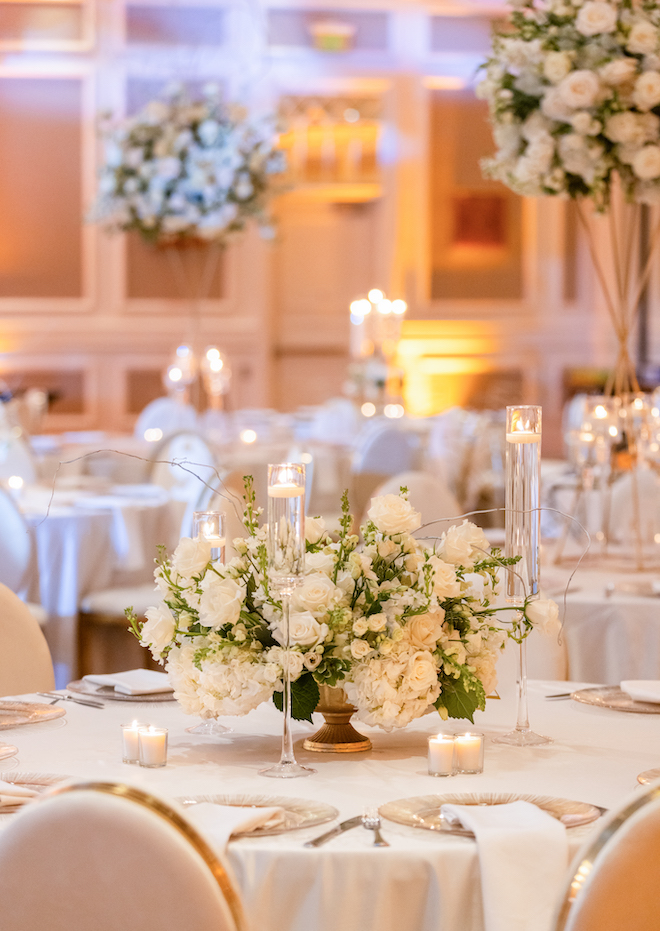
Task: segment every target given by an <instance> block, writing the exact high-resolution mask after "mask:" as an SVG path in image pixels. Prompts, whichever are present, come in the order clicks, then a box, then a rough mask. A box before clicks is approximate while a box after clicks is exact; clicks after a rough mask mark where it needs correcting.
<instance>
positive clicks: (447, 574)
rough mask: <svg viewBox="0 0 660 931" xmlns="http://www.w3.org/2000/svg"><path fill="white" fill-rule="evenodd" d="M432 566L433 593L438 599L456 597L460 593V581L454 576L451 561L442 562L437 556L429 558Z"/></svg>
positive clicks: (454, 572)
mask: <svg viewBox="0 0 660 931" xmlns="http://www.w3.org/2000/svg"><path fill="white" fill-rule="evenodd" d="M429 562H430V564H431V566H432V567H433V594H434V595H435V596H436V598H437V599H438V600H439V601H444V599H445V598H458V597H459V596H460V594H461V583H460V582H459V581H458V579H457V578H456V570H455V569H454V567H453V566H452V565H451V563H448V562H444V561H443V560H442V559H440V558H439V557H438V556H431V558H430V559H429Z"/></svg>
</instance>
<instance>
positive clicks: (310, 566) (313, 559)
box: [305, 552, 335, 575]
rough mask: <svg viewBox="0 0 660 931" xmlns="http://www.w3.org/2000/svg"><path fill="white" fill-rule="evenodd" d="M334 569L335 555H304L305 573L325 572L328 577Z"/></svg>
mask: <svg viewBox="0 0 660 931" xmlns="http://www.w3.org/2000/svg"><path fill="white" fill-rule="evenodd" d="M334 567H335V553H323V552H321V553H307V554H306V555H305V571H306V572H325V573H326V575H330V573H331V572H332V571H333V569H334Z"/></svg>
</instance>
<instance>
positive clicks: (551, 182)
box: [477, 0, 660, 398]
mask: <svg viewBox="0 0 660 931" xmlns="http://www.w3.org/2000/svg"><path fill="white" fill-rule="evenodd" d="M484 68H485V77H484V79H483V80H482V81H481V83H480V84H479V85H478V88H477V93H478V95H479V96H480V97H482V98H483V99H485V100H487V101H488V105H489V109H490V116H491V120H492V123H493V130H494V136H495V143H496V146H497V152H496V154H495V156H494V158H491V159H487V160H485V161H484V163H483V168H484V171H485V173H486V174H487V175H489V176H490V177H492V178H495V179H498V180H500V181H503V182H504V184H506V185H508V186H509V187H510V188H512V189H513V190H514V191H516V192H517V193H519V194H523V195H527V196H530V197H538V196H543V195H549V196H557V195H558V196H561V197H571V198H573V199H574V200H576V202H577V206H578V216H579V218H580V220H581V222H582V225H583V228H584V231H585V233H586V235H587V240H588V243H589V247H590V251H591V256H592V259H593V262H594V267H595V270H596V273H597V276H598V279H599V282H600V285H601V288H602V290H603V294H604V297H605V300H606V305H607V310H608V313H609V315H610V318H611V320H612V324H613V327H614V331H615V334H616V337H617V340H618V344H619V349H618V358H617V362H616V366H615V368H614V370H613V373H612V376H611V378H610V381H609V383H608V387H607V393H610V392H612V393H614V394H616V395H617V396H619V397H622V398H623V397H625V396H626V395H627V394H629V393H631V392H636V391H639V385H638V382H637V377H636V373H635V365H634V362H633V360H632V358H631V356H630V351H629V341H630V336H631V334H632V332H633V329H634V324H635V321H636V318H637V313H638V306H639V300H640V297H641V295H642V293H643V291H644V288H645V287H646V284H647V282H648V279H649V275H650V271H651V261H652V258H653V256H654V253H655V250H656V249H657V247H658V245H659V244H660V225H658V226H657V227H656V228H655V229H654V230H653V232H652V234H651V237H650V247H649V250H648V256H647V258H646V263H645V265H644V267H643V268H642V269H641V270H640V268H639V259H638V257H637V255H636V254H635V252H634V250H633V249H632V248H631V246H632V244H633V243H634V241H635V231H636V229H638V228H639V209H640V208H639V205H640V204H655V203H658V202H659V201H660V4H659V3H657V2H656V0H587V2H584V0H514V3H513V10H512V13H511V18H510V23H509V24H508V27H507V28H506V29H505V30H504V31H502V32H501V33H499V34H497V35H496V36H495V37H494V40H493V52H492V55H491V57H490V58H489V59H488V60H487V61H486V63H485V65H484ZM619 188H620V189H621V190H622V193H623V197H624V198H625V201H627V202H628V205H632V206H626V205H625V204H620V205H617V208H616V211H615V209H614V205H615V200H617V198H615V197H614V192H615V191H618V190H619ZM585 200H590V201H592V202H593V205H594V207H595V209H596V211H597V212H599V213H603V212H607V214H608V222H609V225H610V237H609V240H610V243H611V246H610V247H609V250H607V251H605V250H604V248H603V245H602V242H603V240H601V245H598V244H597V237H595V236H594V233H593V229H592V227H591V225H590V224H589V222H588V218H587V217H586V214H585V212H584V208H583V202H584V201H585ZM615 213H616V215H615ZM610 269H613V270H614V276H612V275H610V274H609V270H610Z"/></svg>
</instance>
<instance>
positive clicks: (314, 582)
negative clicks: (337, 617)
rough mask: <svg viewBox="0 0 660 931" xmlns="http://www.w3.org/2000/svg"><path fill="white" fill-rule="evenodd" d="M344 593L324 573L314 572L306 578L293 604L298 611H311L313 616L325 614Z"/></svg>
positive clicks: (297, 591)
mask: <svg viewBox="0 0 660 931" xmlns="http://www.w3.org/2000/svg"><path fill="white" fill-rule="evenodd" d="M341 594H342V593H341V592H339V591H337V586H336V585H335V583H334V582H333V581H332V579H329V578H328V576H327V575H326V574H325V573H324V572H312V573H311V575H307V576H305V579H304V581H303V583H302V585H299V586H298V588H296V590H295V592H294V593H293V597H292V599H291V604H292V605H293V607H294V609H295V610H296V611H311V613H312V614H319V615H320V614H325V613H326V611H327V610H328V608H329V606H330V605H331V604H332V602H333V601H338V600H339V597H340V595H341Z"/></svg>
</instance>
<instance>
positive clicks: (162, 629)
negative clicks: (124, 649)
mask: <svg viewBox="0 0 660 931" xmlns="http://www.w3.org/2000/svg"><path fill="white" fill-rule="evenodd" d="M146 617H147V620H146V621H145V622H144V624H143V625H142V630H141V631H140V643H141V644H142V646H143V647H151V649H152V652H153V653H154V655H156V654H160V653H162V652H163V650H164V649H165V647H166V646H169V644H170V643H171V642H172V638H173V637H174V631H175V630H176V620H175V619H174V615H173V614H172V612H171V611H170V609H169V608H168V607H167V605H165V604H161V605H158V607H157V608H147V612H146Z"/></svg>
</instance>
